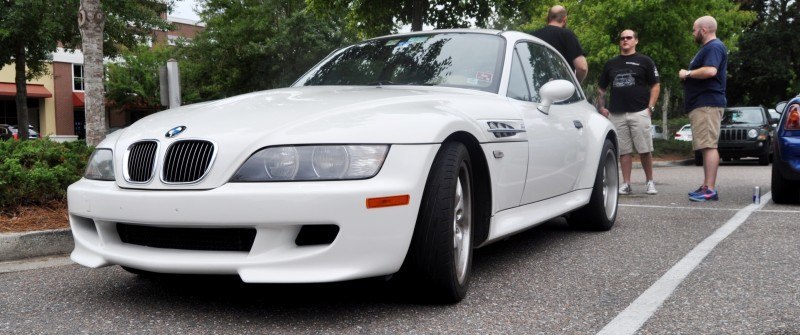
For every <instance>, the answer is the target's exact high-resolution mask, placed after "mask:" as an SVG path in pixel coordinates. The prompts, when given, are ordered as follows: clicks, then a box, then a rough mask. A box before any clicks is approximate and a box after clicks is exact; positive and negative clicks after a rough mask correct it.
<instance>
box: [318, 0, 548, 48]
mask: <svg viewBox="0 0 800 335" xmlns="http://www.w3.org/2000/svg"><path fill="white" fill-rule="evenodd" d="M307 2H308V4H309V7H310V8H311V9H313V10H314V11H315V12H316V13H320V14H321V15H324V16H329V17H331V16H334V15H335V16H344V17H345V18H346V20H345V21H346V22H347V25H348V27H349V28H350V29H352V30H354V31H356V32H358V34H359V35H358V37H359V38H362V39H363V38H369V37H374V36H380V35H386V34H389V33H393V32H396V31H397V28H398V27H399V26H402V25H411V30H412V31H419V30H422V28H423V25H427V26H431V27H434V28H437V29H445V28H465V27H470V26H477V27H497V28H502V27H505V26H508V25H512V24H515V23H517V22H519V21H521V20H526V19H528V16H527V13H529V11H527V10H522V9H527V8H529V6H531V4H533V3H538V1H523V0H472V1H452V0H397V1H384V0H355V1H353V0H307Z"/></svg>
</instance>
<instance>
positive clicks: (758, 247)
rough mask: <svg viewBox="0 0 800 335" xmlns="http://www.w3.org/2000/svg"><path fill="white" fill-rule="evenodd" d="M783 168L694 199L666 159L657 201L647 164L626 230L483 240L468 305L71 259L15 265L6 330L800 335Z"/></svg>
mask: <svg viewBox="0 0 800 335" xmlns="http://www.w3.org/2000/svg"><path fill="white" fill-rule="evenodd" d="M769 172H770V167H769V166H766V167H764V166H758V165H757V164H756V163H754V162H748V161H743V162H737V163H736V164H731V163H723V166H722V167H721V168H720V175H719V182H718V184H719V190H720V201H718V202H710V203H692V202H689V201H688V200H687V196H686V193H688V192H689V191H691V190H693V189H695V188H697V186H698V184H699V182H700V180H701V178H702V171H701V170H700V168H699V167H694V166H676V167H660V168H657V169H656V172H655V173H656V181H657V183H658V190H659V194H658V195H655V196H648V195H645V194H644V180H643V179H644V177H643V174H642V173H641V169H635V170H634V185H633V187H634V192H635V193H634V194H633V195H630V196H623V197H621V200H620V208H619V217H618V221H617V224H616V226H615V227H614V229H612V230H611V231H609V232H603V233H592V232H581V231H574V230H571V229H570V228H569V227H567V226H566V224H565V223H564V221H563V220H560V219H559V220H553V221H551V222H548V223H546V224H544V225H542V226H540V227H537V228H534V229H531V230H529V231H526V232H524V233H522V234H519V235H516V236H513V237H511V238H509V239H507V240H505V241H501V242H498V243H495V244H492V245H489V246H487V247H484V248H481V249H479V250H478V251H477V252H476V255H475V260H474V262H475V263H474V278H473V282H472V286H471V288H470V293H469V294H468V296H467V297H466V299H465V300H464V301H462V302H461V303H459V304H456V305H446V306H439V305H425V304H419V303H417V302H415V301H414V300H413V298H411V297H410V296H409V295H408V294H406V293H404V292H399V291H397V290H395V289H394V288H393V287H392V286H391V285H388V284H386V283H385V282H382V281H378V280H363V281H355V282H346V283H334V284H319V285H250V284H242V283H240V282H238V281H237V280H235V279H231V278H216V277H215V278H208V277H178V278H169V279H164V278H142V277H137V276H135V275H132V274H129V273H127V272H125V271H123V270H122V269H120V268H119V267H107V268H101V269H87V268H83V267H80V266H78V265H75V264H70V262H69V261H68V260H65V259H64V258H63V257H60V258H59V257H56V258H51V259H49V260H47V261H43V262H42V263H30V262H27V263H20V262H16V263H14V266H17V268H16V270H11V271H9V270H8V269H9V267H10V266H11V264H9V263H2V264H3V265H0V271H2V270H3V269H6V271H8V272H5V273H0V316H1V317H0V333H12V334H30V333H186V334H194V333H270V334H289V333H291V334H297V333H303V334H327V333H347V334H397V333H404V334H441V333H464V334H486V333H493V334H511V333H514V334H520V333H524V334H595V333H607V334H626V333H627V334H798V333H800V321H799V320H800V284H798V280H797V278H798V277H800V234H798V230H800V220H798V219H797V218H798V214H800V206H796V205H795V206H785V205H776V204H774V203H772V202H771V201H769V197H770V195H769V189H770V185H769V183H770V173H769ZM754 186H760V187H761V189H762V192H763V195H764V196H763V197H762V203H761V204H757V205H756V204H753V202H752V195H753V194H752V192H753V187H754ZM23 265H25V266H27V267H22V266H23Z"/></svg>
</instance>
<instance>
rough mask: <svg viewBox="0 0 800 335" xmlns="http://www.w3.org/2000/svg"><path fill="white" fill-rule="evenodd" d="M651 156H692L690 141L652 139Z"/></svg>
mask: <svg viewBox="0 0 800 335" xmlns="http://www.w3.org/2000/svg"><path fill="white" fill-rule="evenodd" d="M653 156H655V157H675V156H678V157H685V158H692V157H694V152H693V151H692V142H687V141H678V140H675V139H669V140H659V139H654V140H653Z"/></svg>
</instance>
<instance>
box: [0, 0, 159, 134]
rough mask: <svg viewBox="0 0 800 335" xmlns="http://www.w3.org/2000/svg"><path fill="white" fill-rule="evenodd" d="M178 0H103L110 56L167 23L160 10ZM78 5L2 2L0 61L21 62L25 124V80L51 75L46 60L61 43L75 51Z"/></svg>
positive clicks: (76, 0) (46, 0)
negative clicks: (47, 71) (121, 47)
mask: <svg viewBox="0 0 800 335" xmlns="http://www.w3.org/2000/svg"><path fill="white" fill-rule="evenodd" d="M173 3H174V0H168V1H161V0H138V1H126V0H107V1H103V2H102V3H101V5H102V9H103V12H104V13H105V18H106V23H105V27H106V28H105V30H104V31H103V43H104V48H103V50H104V51H105V55H106V56H113V55H115V54H116V50H118V49H117V47H118V46H120V45H126V46H129V47H132V46H134V45H135V44H136V43H137V42H143V41H144V40H145V39H146V38H147V37H148V36H150V34H151V32H152V31H153V29H166V28H168V27H169V25H168V24H167V22H166V21H164V20H163V19H162V18H161V17H160V13H162V12H165V11H167V10H168V9H169V8H171V6H172V4H173ZM79 6H80V0H4V1H2V2H0V9H1V10H0V46H2V47H0V65H7V64H12V63H13V64H15V66H16V71H17V76H16V78H15V81H16V84H17V88H18V89H17V95H18V97H17V114H18V119H19V121H20V123H21V124H25V123H28V122H27V120H28V108H27V104H26V103H25V91H24V90H25V80H26V79H28V80H30V79H33V78H37V77H40V76H42V75H44V74H46V69H47V66H46V64H47V63H48V62H49V61H50V57H51V55H52V53H53V52H55V51H56V49H57V47H58V46H59V43H60V44H61V45H62V46H64V47H65V48H67V49H70V50H71V49H75V48H76V47H79V45H80V42H81V35H80V32H79V29H78V8H79ZM20 72H21V73H20ZM87 79H88V78H87ZM87 112H88V111H87ZM20 130H21V131H22V134H21V138H23V139H25V138H27V136H26V134H24V133H26V132H27V127H20Z"/></svg>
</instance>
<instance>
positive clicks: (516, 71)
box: [506, 51, 531, 101]
mask: <svg viewBox="0 0 800 335" xmlns="http://www.w3.org/2000/svg"><path fill="white" fill-rule="evenodd" d="M525 77H526V76H525V71H523V70H522V63H520V61H519V55H518V54H517V52H516V51H514V55H513V56H512V58H511V75H510V76H509V77H508V93H506V95H507V96H508V97H509V98H512V99H517V100H523V101H531V95H530V90H529V89H528V83H527V82H525Z"/></svg>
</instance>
